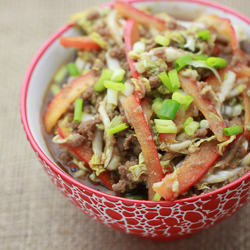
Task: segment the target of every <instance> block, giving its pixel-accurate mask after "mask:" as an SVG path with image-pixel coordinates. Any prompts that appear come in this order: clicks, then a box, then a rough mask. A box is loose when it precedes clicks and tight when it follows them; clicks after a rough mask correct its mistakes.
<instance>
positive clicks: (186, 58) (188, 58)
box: [174, 54, 192, 71]
mask: <svg viewBox="0 0 250 250" xmlns="http://www.w3.org/2000/svg"><path fill="white" fill-rule="evenodd" d="M191 61H192V56H191V55H190V54H186V55H185V56H183V57H181V58H179V59H178V60H176V61H175V62H174V67H175V69H176V70H177V71H179V70H181V69H182V68H184V67H185V66H186V65H188V64H189V63H190V62H191Z"/></svg>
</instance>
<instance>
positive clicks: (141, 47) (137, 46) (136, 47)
mask: <svg viewBox="0 0 250 250" xmlns="http://www.w3.org/2000/svg"><path fill="white" fill-rule="evenodd" d="M145 50H146V45H145V43H143V42H140V41H138V42H135V43H134V44H133V51H134V52H135V53H142V52H144V51H145Z"/></svg>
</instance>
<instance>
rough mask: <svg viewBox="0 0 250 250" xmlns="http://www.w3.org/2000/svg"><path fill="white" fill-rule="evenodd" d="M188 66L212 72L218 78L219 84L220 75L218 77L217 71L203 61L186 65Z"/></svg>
mask: <svg viewBox="0 0 250 250" xmlns="http://www.w3.org/2000/svg"><path fill="white" fill-rule="evenodd" d="M188 65H191V66H193V67H195V68H206V69H210V70H211V71H213V73H214V74H215V76H216V77H217V78H218V80H219V82H220V83H221V79H220V75H219V73H218V71H217V70H216V69H215V68H214V67H210V66H208V65H207V64H206V62H205V61H191V62H190V63H188Z"/></svg>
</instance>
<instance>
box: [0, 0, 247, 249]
mask: <svg viewBox="0 0 250 250" xmlns="http://www.w3.org/2000/svg"><path fill="white" fill-rule="evenodd" d="M104 2H105V0H92V1H87V0H82V1H80V0H75V1H69V0H65V1H59V0H43V1H42V0H41V1H39V0H23V1H17V0H0V84H1V91H0V111H1V113H0V135H1V136H0V166H1V170H0V249H1V250H6V249H15V250H18V249H20V250H29V249H35V250H40V249H46V250H50V249H53V250H56V249H58V250H62V249H66V250H71V249H74V250H77V249H84V250H92V249H97V250H99V249H101V250H112V249H114V250H115V249H119V250H125V249H126V250H127V249H130V250H134V249H167V250H173V249H192V250H196V249H197V250H205V249H209V250H218V249H219V250H221V249H227V250H231V249H238V250H247V249H250V205H248V206H246V207H244V208H243V209H242V210H241V211H240V212H238V213H237V214H236V215H235V216H234V217H233V218H231V219H229V220H227V221H224V222H222V223H221V224H219V225H217V226H216V227H214V228H210V229H207V230H205V231H203V232H201V233H199V234H197V235H195V236H193V237H191V238H187V239H184V240H181V241H178V242H169V243H163V242H160V243H157V242H147V241H144V240H141V239H138V238H136V237H133V236H129V235H126V234H123V233H120V232H116V231H114V230H112V229H107V228H106V227H104V226H102V225H101V224H99V223H98V222H96V221H93V220H92V219H90V218H88V217H87V216H85V215H84V214H83V213H82V212H81V211H79V210H78V209H76V208H75V207H74V206H73V205H72V204H71V203H69V202H68V201H67V200H66V199H65V198H64V196H63V195H62V194H60V193H59V192H58V191H57V189H56V187H55V186H54V185H53V184H52V182H51V181H50V179H49V178H48V176H47V175H46V174H45V172H44V171H43V169H42V167H41V165H40V163H39V162H38V160H37V158H36V157H35V155H34V153H33V151H32V149H31V146H30V144H29V143H28V141H27V139H26V136H25V134H24V131H23V128H22V125H21V121H20V114H19V96H20V89H21V84H22V80H23V77H24V74H25V71H26V69H27V67H28V65H29V63H30V61H31V59H32V58H33V56H34V54H35V53H36V52H37V50H38V49H39V48H40V46H41V45H42V44H43V43H44V41H45V40H46V39H47V38H48V37H49V36H50V35H51V34H52V33H53V32H54V31H55V30H57V29H58V28H59V27H60V26H61V25H62V24H63V23H65V22H66V21H67V20H68V17H69V15H70V14H71V13H74V12H77V11H80V10H82V9H84V8H87V7H90V6H92V5H98V4H100V3H104ZM217 2H220V3H223V4H227V5H229V6H231V7H232V8H235V9H237V10H239V11H241V12H242V13H244V14H245V15H248V16H250V1H249V0H238V1H235V0H220V1H217Z"/></svg>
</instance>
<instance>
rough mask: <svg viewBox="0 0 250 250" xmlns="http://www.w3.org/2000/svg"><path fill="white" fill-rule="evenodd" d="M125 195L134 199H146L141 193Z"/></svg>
mask: <svg viewBox="0 0 250 250" xmlns="http://www.w3.org/2000/svg"><path fill="white" fill-rule="evenodd" d="M124 197H125V198H127V199H133V200H144V198H143V196H141V195H133V194H125V195H124Z"/></svg>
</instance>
